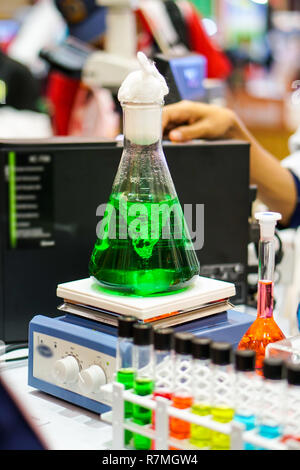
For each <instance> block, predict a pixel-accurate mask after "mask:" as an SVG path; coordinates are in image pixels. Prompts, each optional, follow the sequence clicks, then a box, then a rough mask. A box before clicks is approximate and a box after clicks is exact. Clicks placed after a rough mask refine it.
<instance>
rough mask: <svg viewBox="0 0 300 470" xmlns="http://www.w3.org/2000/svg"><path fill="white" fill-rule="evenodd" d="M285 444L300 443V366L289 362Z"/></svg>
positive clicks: (287, 366) (287, 368)
mask: <svg viewBox="0 0 300 470" xmlns="http://www.w3.org/2000/svg"><path fill="white" fill-rule="evenodd" d="M286 371H287V390H286V405H285V422H284V436H283V442H285V441H288V440H294V441H297V442H298V443H299V441H300V364H299V363H293V362H288V363H287V364H286Z"/></svg>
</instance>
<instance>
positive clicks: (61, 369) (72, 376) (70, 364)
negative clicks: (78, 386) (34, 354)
mask: <svg viewBox="0 0 300 470" xmlns="http://www.w3.org/2000/svg"><path fill="white" fill-rule="evenodd" d="M53 374H54V376H55V378H56V379H57V381H58V382H60V383H73V382H76V380H77V378H78V374H79V365H78V362H77V361H76V359H75V357H73V356H66V357H64V358H63V359H59V360H58V361H56V363H55V364H54V369H53Z"/></svg>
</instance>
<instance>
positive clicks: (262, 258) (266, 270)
mask: <svg viewBox="0 0 300 470" xmlns="http://www.w3.org/2000/svg"><path fill="white" fill-rule="evenodd" d="M255 218H256V219H257V220H258V221H259V224H260V240H259V253H258V258H259V259H258V298H257V317H256V320H255V321H254V322H253V323H252V325H251V326H250V327H249V329H248V330H247V331H246V333H245V334H244V336H243V338H242V339H241V341H240V343H239V345H238V349H252V350H254V351H255V352H256V363H255V368H256V372H257V373H258V374H259V375H262V367H263V360H264V357H265V349H266V347H267V345H268V344H269V343H274V342H275V341H280V340H282V339H284V338H285V336H284V334H283V333H282V331H281V329H280V328H279V326H278V325H277V323H276V322H275V320H274V318H273V299H274V295H273V289H274V264H275V248H274V234H275V226H276V223H277V220H280V219H281V214H278V213H276V212H258V213H257V214H255Z"/></svg>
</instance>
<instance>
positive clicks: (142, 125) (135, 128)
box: [122, 103, 162, 147]
mask: <svg viewBox="0 0 300 470" xmlns="http://www.w3.org/2000/svg"><path fill="white" fill-rule="evenodd" d="M122 106H123V133H124V145H125V146H130V145H156V146H158V147H160V146H161V139H162V122H161V120H162V106H161V105H159V104H131V103H126V104H123V105H122Z"/></svg>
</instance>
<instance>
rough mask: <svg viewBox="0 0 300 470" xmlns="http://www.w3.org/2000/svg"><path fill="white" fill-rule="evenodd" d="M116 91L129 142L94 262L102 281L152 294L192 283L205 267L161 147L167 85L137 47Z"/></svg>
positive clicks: (132, 292) (132, 291)
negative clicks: (132, 68) (135, 64)
mask: <svg viewBox="0 0 300 470" xmlns="http://www.w3.org/2000/svg"><path fill="white" fill-rule="evenodd" d="M137 57H138V61H139V65H140V70H137V71H135V72H132V73H131V74H129V75H128V77H127V78H126V79H125V80H124V82H123V84H122V85H121V87H120V89H119V94H118V98H119V101H120V102H121V105H122V108H123V118H124V120H123V131H124V148H123V153H122V157H121V161H120V164H119V168H118V171H117V174H116V177H115V180H114V183H113V187H112V192H111V195H110V198H109V201H108V204H107V207H106V212H105V214H104V217H103V220H102V222H101V227H100V230H99V232H98V233H97V236H98V239H97V241H96V244H95V247H94V250H93V253H92V256H91V259H90V264H89V272H90V275H91V276H92V277H94V278H95V279H96V280H97V281H98V282H99V283H100V284H101V285H102V286H103V287H106V288H109V289H112V290H114V291H116V292H119V293H120V294H121V293H122V294H126V293H127V294H129V295H138V296H149V295H159V294H163V293H167V292H172V291H177V290H180V289H182V288H185V287H186V286H188V285H189V284H190V283H191V282H192V280H193V278H194V276H197V275H198V274H199V271H200V267H199V262H198V259H197V256H196V253H195V251H194V247H193V243H192V241H191V238H190V235H189V232H188V229H187V225H186V222H185V219H184V214H183V211H182V208H181V205H180V203H179V200H178V197H177V194H176V190H175V187H174V184H173V181H172V178H171V175H170V172H169V169H168V166H167V162H166V159H165V156H164V153H163V149H162V142H161V139H162V124H161V114H162V106H163V99H164V96H165V95H166V94H167V93H168V87H167V85H166V82H165V80H164V78H163V77H162V76H161V75H160V74H159V72H158V71H157V69H156V67H155V65H154V64H153V63H151V62H149V61H148V59H147V58H146V56H145V55H144V54H143V53H141V52H139V53H138V55H137Z"/></svg>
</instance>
